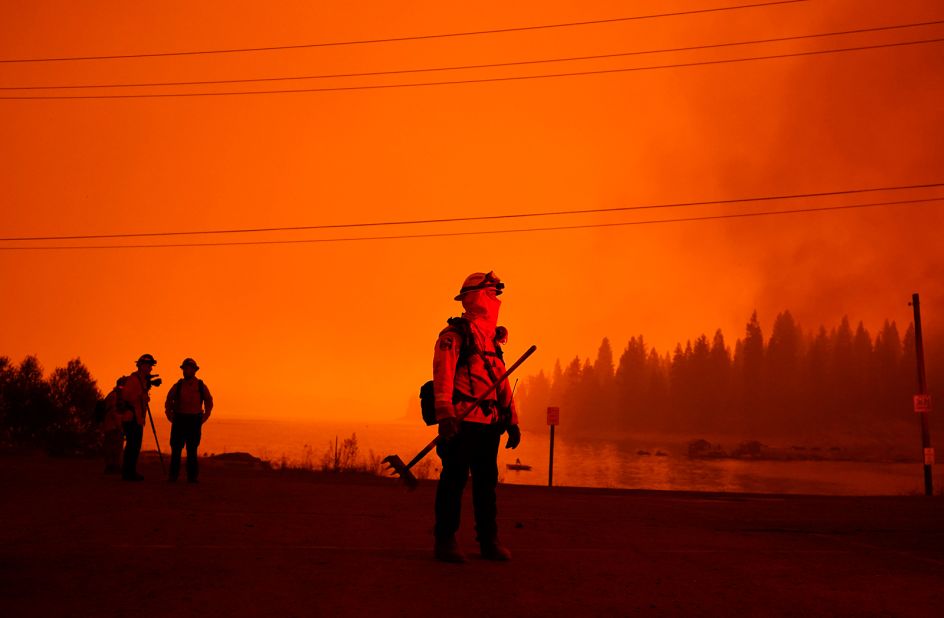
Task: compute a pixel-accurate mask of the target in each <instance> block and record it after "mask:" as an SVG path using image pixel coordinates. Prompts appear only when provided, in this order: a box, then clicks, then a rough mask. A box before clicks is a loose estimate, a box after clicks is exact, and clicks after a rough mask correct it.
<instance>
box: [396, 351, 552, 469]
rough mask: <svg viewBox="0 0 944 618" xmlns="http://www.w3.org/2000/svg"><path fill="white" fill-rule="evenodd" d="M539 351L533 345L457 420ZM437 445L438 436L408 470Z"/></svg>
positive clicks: (467, 413) (417, 455) (411, 462)
mask: <svg viewBox="0 0 944 618" xmlns="http://www.w3.org/2000/svg"><path fill="white" fill-rule="evenodd" d="M537 349H538V346H536V345H533V346H531V347H530V348H528V349H527V351H526V352H525V353H524V354H522V355H521V358H519V359H518V360H516V361H515V363H514V364H513V365H512V366H511V367H509V368H508V369H506V370H505V373H503V374H501V375H500V376H499V377H498V379H497V380H495V382H494V383H493V384H492V385H491V386H489V387H488V388H487V389H486V390H485V392H484V393H482V394H481V395H479V397H478V399H476V400H475V401H474V402H473V403H472V405H471V406H469V408H468V409H467V410H466V411H465V412H463V413H462V414H460V415H458V416H457V417H456V418H458V419H459V420H460V421H461V420H462V419H464V418H465V417H466V416H468V415H469V414H470V413H471V412H472V410H474V409H476V408H477V407H479V405H480V404H481V403H482V402H483V401H485V398H486V397H488V396H489V395H491V394H492V391H494V390H495V389H496V388H498V385H499V384H501V383H502V382H504V381H505V380H506V379H508V376H510V375H511V374H512V372H513V371H514V370H515V369H517V368H518V367H519V366H520V365H521V363H523V362H525V361H526V360H528V357H529V356H531V355H532V354H534V353H535V352H536V351H537ZM437 444H439V436H436V437H435V438H433V439H432V440H430V442H429V444H427V445H426V446H425V447H424V448H423V450H422V451H420V452H419V453H417V454H416V457H414V458H413V459H411V460H410V462H409V463H408V464H406V469H407V470H409V469H410V468H412V467H413V466H414V465H416V463H417V462H418V461H419V460H421V459H423V458H424V457H426V455H427V454H429V452H430V451H431V450H433V449H434V448H436V445H437Z"/></svg>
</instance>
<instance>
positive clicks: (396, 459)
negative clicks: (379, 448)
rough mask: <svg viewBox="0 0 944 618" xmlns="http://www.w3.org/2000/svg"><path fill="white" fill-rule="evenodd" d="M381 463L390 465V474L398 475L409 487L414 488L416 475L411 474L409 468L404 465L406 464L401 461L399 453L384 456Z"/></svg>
mask: <svg viewBox="0 0 944 618" xmlns="http://www.w3.org/2000/svg"><path fill="white" fill-rule="evenodd" d="M383 463H385V464H387V465H388V466H390V468H389V469H390V471H391V472H390V476H399V477H400V478H401V479H403V482H404V483H406V486H407V487H408V488H409V489H411V490H413V489H416V485H417V482H416V477H415V476H413V473H412V472H410V469H409V468H407V467H406V464H405V463H403V460H402V459H400V456H399V455H388V456H387V457H384V459H383Z"/></svg>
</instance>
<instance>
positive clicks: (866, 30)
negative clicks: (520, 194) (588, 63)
mask: <svg viewBox="0 0 944 618" xmlns="http://www.w3.org/2000/svg"><path fill="white" fill-rule="evenodd" d="M940 24H944V20H936V21H925V22H915V23H908V24H898V25H893V26H876V27H873V28H858V29H855V30H842V31H837V32H823V33H818V34H801V35H794V36H785V37H776V38H768V39H753V40H749V41H732V42H727V43H712V44H706V45H691V46H688V47H670V48H663V49H649V50H638V51H629V52H615V53H611V54H595V55H590V56H568V57H562V58H543V59H538V60H519V61H509V62H493V63H487V64H465V65H454V66H440V67H425V68H418V69H393V70H389V71H365V72H360V73H331V74H320V75H289V76H280V77H255V78H243V79H215V80H196V81H173V82H137V83H130V84H129V83H112V84H67V85H59V86H55V85H53V86H49V85H46V86H0V90H69V89H84V88H155V87H166V86H214V85H221V84H249V83H263V82H279V81H297V80H308V79H338V78H351V77H380V76H386V75H404V74H410V73H429V72H433V71H460V70H469V69H494V68H502V67H512V66H526V65H535V64H549V63H555V62H575V61H584V60H605V59H612V58H625V57H628V56H640V55H648V54H663V53H675V52H687V51H699V50H706V49H719V48H724V47H734V46H741V45H760V44H766V43H782V42H786V41H799V40H804V39H816V38H823V37H833V36H845V35H850V34H864V33H870V32H882V31H888V30H900V29H905V28H920V27H924V26H936V25H940Z"/></svg>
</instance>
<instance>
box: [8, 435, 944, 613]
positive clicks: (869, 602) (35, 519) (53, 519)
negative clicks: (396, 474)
mask: <svg viewBox="0 0 944 618" xmlns="http://www.w3.org/2000/svg"><path fill="white" fill-rule="evenodd" d="M141 469H142V472H143V473H144V475H145V476H146V477H147V479H146V480H145V481H144V482H142V483H122V482H119V481H117V480H116V479H114V478H113V477H105V476H103V475H102V474H101V466H100V464H99V462H97V461H90V460H62V459H60V460H56V459H49V458H47V457H45V456H43V455H35V454H34V455H30V454H22V453H20V454H10V453H7V454H0V522H2V526H0V600H2V603H0V608H2V609H0V614H2V615H4V616H7V617H12V616H135V617H146V616H170V615H178V616H196V615H199V616H227V617H232V616H371V615H372V616H381V615H382V616H422V615H453V616H476V617H484V616H626V615H652V616H705V615H720V616H941V615H944V499H942V498H940V497H937V498H930V499H926V498H924V497H921V496H899V497H887V498H882V497H868V498H857V497H852V498H850V497H822V496H815V497H813V496H810V497H807V496H778V495H744V494H727V495H725V494H697V493H676V492H652V491H625V490H595V489H578V488H554V489H548V488H544V487H522V486H502V487H500V488H499V526H500V528H501V536H502V539H503V541H504V542H505V543H506V544H507V545H508V546H509V547H510V548H511V549H512V550H513V552H514V560H513V561H512V562H510V563H505V564H496V563H491V562H486V561H484V560H481V559H479V558H478V557H477V552H476V551H475V550H476V547H475V544H474V533H473V530H472V516H471V506H470V504H469V498H470V496H469V495H467V496H466V505H465V506H466V507H467V508H466V511H465V512H464V513H463V517H464V520H463V528H462V531H461V534H460V542H461V543H462V545H463V547H464V548H465V549H466V551H467V552H468V553H469V554H470V557H471V559H470V561H469V562H468V563H466V564H462V565H447V564H441V563H438V562H435V561H434V560H433V559H432V552H431V526H432V503H433V493H434V489H435V486H434V484H433V483H431V482H424V483H422V484H421V486H420V488H419V489H418V490H417V491H415V492H413V493H408V492H406V491H405V490H404V489H403V487H402V486H401V485H399V484H398V483H396V482H392V481H386V480H384V479H377V478H370V477H348V476H345V475H342V476H339V477H338V476H334V475H318V474H305V475H302V474H290V473H282V472H276V471H267V470H262V469H258V468H256V467H252V466H247V465H240V464H224V463H222V462H204V465H203V468H202V470H201V473H202V478H201V483H200V484H197V485H188V484H187V483H178V484H175V485H170V484H168V483H166V482H162V481H161V480H160V476H161V475H160V468H159V464H158V462H157V460H156V459H154V458H146V459H145V460H144V462H143V465H142V468H141Z"/></svg>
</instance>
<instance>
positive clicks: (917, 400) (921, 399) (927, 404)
mask: <svg viewBox="0 0 944 618" xmlns="http://www.w3.org/2000/svg"><path fill="white" fill-rule="evenodd" d="M914 411H915V412H918V413H926V412H930V411H931V395H915V396H914Z"/></svg>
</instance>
